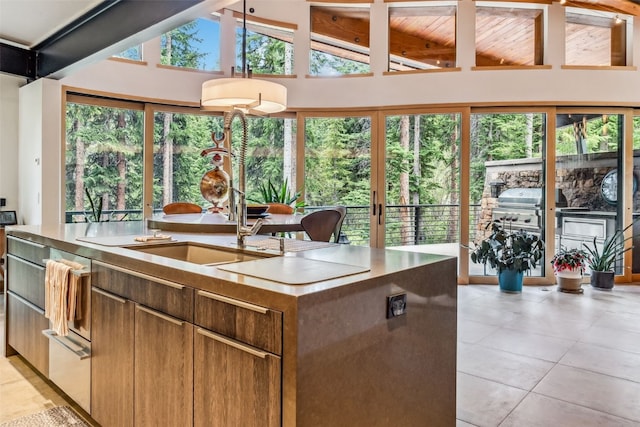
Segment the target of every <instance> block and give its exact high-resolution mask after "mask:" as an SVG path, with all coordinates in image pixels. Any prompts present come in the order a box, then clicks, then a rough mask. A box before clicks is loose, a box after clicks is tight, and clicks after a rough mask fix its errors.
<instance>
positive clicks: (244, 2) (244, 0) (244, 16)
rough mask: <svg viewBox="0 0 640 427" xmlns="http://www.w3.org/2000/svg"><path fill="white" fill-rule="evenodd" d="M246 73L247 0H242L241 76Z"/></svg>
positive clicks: (245, 75) (244, 75)
mask: <svg viewBox="0 0 640 427" xmlns="http://www.w3.org/2000/svg"><path fill="white" fill-rule="evenodd" d="M247 75H248V70H247V0H242V77H243V78H244V77H247Z"/></svg>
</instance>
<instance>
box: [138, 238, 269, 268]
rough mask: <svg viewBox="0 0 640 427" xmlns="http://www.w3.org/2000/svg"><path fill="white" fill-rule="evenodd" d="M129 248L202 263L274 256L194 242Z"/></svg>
mask: <svg viewBox="0 0 640 427" xmlns="http://www.w3.org/2000/svg"><path fill="white" fill-rule="evenodd" d="M127 249H132V250H134V251H138V252H145V253H148V254H152V255H158V256H163V257H167V258H173V259H177V260H180V261H186V262H191V263H194V264H200V265H219V264H228V263H232V262H243V261H253V260H257V259H262V258H267V257H270V256H273V255H271V254H258V253H255V252H249V251H243V250H240V249H234V248H223V247H219V246H208V245H204V244H200V243H193V242H178V243H154V244H151V245H144V246H127Z"/></svg>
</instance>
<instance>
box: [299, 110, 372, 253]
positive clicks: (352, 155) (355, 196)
mask: <svg viewBox="0 0 640 427" xmlns="http://www.w3.org/2000/svg"><path fill="white" fill-rule="evenodd" d="M304 149H305V177H304V192H305V199H304V200H305V202H306V204H307V206H306V208H305V209H309V210H312V209H313V208H321V207H324V206H335V205H344V206H347V217H346V219H345V222H344V223H343V226H342V231H343V232H344V233H345V235H346V238H347V239H348V241H349V242H350V243H351V244H354V245H365V246H366V245H369V244H370V243H371V242H372V239H371V228H370V206H371V173H372V166H371V118H370V117H367V116H360V117H310V118H307V119H306V120H305V147H304ZM374 244H375V243H374Z"/></svg>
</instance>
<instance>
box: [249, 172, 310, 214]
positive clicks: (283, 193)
mask: <svg viewBox="0 0 640 427" xmlns="http://www.w3.org/2000/svg"><path fill="white" fill-rule="evenodd" d="M260 194H261V195H262V198H261V199H260V200H257V201H256V202H258V203H284V204H285V205H291V206H293V207H295V208H302V207H304V206H305V204H304V202H302V201H297V200H298V198H299V197H300V194H301V192H300V191H296V192H292V190H291V189H290V188H289V180H288V179H285V180H284V182H283V183H282V184H281V185H280V187H279V188H278V187H276V186H275V185H274V184H273V182H271V180H269V181H267V182H266V183H263V184H262V186H261V187H260Z"/></svg>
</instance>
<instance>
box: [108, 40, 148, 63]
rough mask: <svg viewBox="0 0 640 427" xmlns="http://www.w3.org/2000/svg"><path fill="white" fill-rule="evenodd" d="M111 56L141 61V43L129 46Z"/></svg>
mask: <svg viewBox="0 0 640 427" xmlns="http://www.w3.org/2000/svg"><path fill="white" fill-rule="evenodd" d="M113 56H114V57H115V58H123V59H130V60H132V61H142V45H141V44H138V45H135V46H131V47H130V48H129V49H127V50H125V51H122V52H120V53H119V54H117V55H113Z"/></svg>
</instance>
